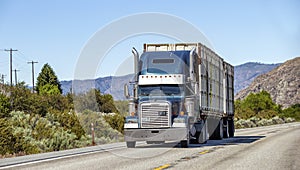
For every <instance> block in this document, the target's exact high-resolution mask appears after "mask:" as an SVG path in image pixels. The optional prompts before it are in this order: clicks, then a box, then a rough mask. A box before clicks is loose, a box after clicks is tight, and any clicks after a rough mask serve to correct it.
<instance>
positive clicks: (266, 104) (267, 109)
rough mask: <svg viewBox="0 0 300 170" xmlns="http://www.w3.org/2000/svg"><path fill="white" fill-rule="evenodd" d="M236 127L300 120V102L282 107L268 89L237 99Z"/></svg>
mask: <svg viewBox="0 0 300 170" xmlns="http://www.w3.org/2000/svg"><path fill="white" fill-rule="evenodd" d="M234 105H235V106H234V107H235V127H236V128H248V127H257V126H268V125H273V124H281V123H289V122H294V121H300V104H295V105H293V106H291V107H289V108H286V109H282V107H281V106H280V105H277V104H276V103H274V102H273V101H272V98H271V96H270V94H269V93H268V92H266V91H261V92H259V93H256V94H254V93H250V94H249V95H248V96H247V97H246V98H245V99H244V100H236V101H235V104H234Z"/></svg>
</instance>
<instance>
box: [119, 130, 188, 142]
mask: <svg viewBox="0 0 300 170" xmlns="http://www.w3.org/2000/svg"><path fill="white" fill-rule="evenodd" d="M124 135H125V141H181V140H187V139H188V129H187V128H186V127H180V128H167V129H141V128H139V129H124Z"/></svg>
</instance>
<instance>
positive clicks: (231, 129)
mask: <svg viewBox="0 0 300 170" xmlns="http://www.w3.org/2000/svg"><path fill="white" fill-rule="evenodd" d="M234 131H235V128H234V120H233V119H229V120H228V133H229V137H231V138H232V137H234Z"/></svg>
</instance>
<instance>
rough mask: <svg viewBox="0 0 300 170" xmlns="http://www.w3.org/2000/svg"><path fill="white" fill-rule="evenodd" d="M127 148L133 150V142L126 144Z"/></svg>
mask: <svg viewBox="0 0 300 170" xmlns="http://www.w3.org/2000/svg"><path fill="white" fill-rule="evenodd" d="M126 145H127V148H135V141H133V142H126Z"/></svg>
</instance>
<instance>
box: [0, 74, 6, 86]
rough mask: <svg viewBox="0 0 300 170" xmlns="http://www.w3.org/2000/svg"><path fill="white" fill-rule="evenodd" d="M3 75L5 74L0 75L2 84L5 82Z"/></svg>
mask: <svg viewBox="0 0 300 170" xmlns="http://www.w3.org/2000/svg"><path fill="white" fill-rule="evenodd" d="M5 77H6V75H4V74H2V75H1V81H2V84H4V82H5V81H4V78H5Z"/></svg>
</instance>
